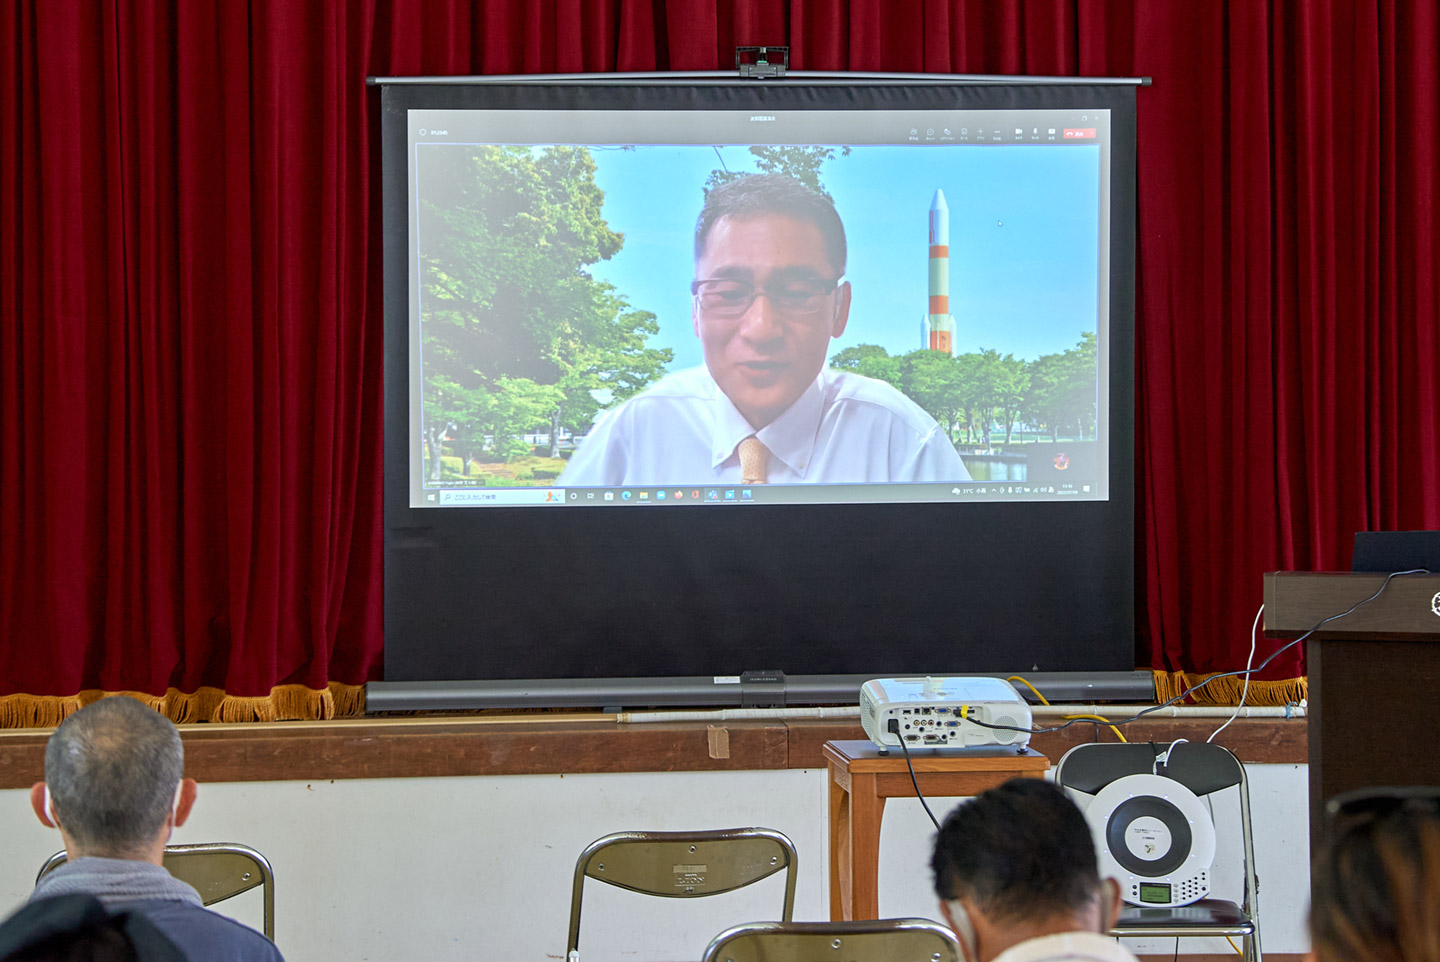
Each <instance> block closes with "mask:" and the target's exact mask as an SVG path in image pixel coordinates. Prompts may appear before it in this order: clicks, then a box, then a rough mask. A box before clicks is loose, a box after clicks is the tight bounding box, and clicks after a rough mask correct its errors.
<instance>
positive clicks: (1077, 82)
mask: <svg viewBox="0 0 1440 962" xmlns="http://www.w3.org/2000/svg"><path fill="white" fill-rule="evenodd" d="M756 79H759V78H752V79H751V80H750V81H748V82H750V83H754V82H755V80H756ZM767 79H768V78H767ZM783 79H784V80H786V81H788V82H792V83H802V84H803V83H814V84H824V85H827V86H833V85H843V86H853V85H855V84H867V85H872V86H873V85H876V84H881V85H884V84H914V83H924V84H942V85H944V84H949V85H966V84H968V85H985V86H996V85H1004V84H1012V85H1017V86H1057V85H1065V86H1072V87H1075V86H1079V87H1148V86H1150V78H1149V77H1013V76H998V75H993V76H992V75H987V74H960V73H863V72H859V71H856V72H854V73H834V72H830V71H824V70H788V71H786V73H785V76H784V78H783ZM741 82H742V81H741V79H740V78H739V77H738V76H737V75H736V74H735V73H733V72H729V73H727V72H724V71H718V70H703V71H702V70H694V71H675V72H673V73H608V74H599V73H550V74H540V73H536V74H523V73H522V74H495V75H492V76H462V77H366V78H365V83H366V84H368V85H370V86H372V87H377V86H383V85H386V84H396V85H401V84H407V85H423V84H574V83H586V84H602V85H616V86H628V85H631V84H692V85H693V84H697V83H699V84H737V83H741Z"/></svg>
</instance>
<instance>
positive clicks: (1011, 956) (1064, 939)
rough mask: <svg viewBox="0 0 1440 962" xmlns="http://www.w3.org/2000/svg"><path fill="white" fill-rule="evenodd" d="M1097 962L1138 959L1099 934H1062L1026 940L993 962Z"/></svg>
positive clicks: (1130, 961) (1007, 950)
mask: <svg viewBox="0 0 1440 962" xmlns="http://www.w3.org/2000/svg"><path fill="white" fill-rule="evenodd" d="M1081 958H1083V959H1094V960H1096V962H1135V956H1134V955H1132V954H1131V953H1130V950H1129V949H1127V948H1125V946H1123V945H1121V944H1120V943H1119V942H1117V941H1116V940H1115V939H1113V938H1110V937H1108V936H1104V935H1101V934H1099V933H1098V932H1059V933H1056V934H1055V935H1042V936H1039V937H1038V938H1033V939H1026V940H1025V941H1024V942H1020V943H1018V944H1016V945H1012V946H1010V948H1008V949H1006V950H1005V951H1004V952H1001V953H1000V954H999V955H997V956H995V958H994V959H993V960H991V962H1035V960H1043V959H1081Z"/></svg>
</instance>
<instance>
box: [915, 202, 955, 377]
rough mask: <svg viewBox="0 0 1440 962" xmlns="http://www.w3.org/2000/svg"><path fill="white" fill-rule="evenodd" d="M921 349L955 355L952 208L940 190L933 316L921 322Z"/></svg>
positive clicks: (934, 207) (935, 209)
mask: <svg viewBox="0 0 1440 962" xmlns="http://www.w3.org/2000/svg"><path fill="white" fill-rule="evenodd" d="M920 346H921V347H928V348H929V349H930V350H932V351H944V352H945V353H946V354H954V353H955V318H954V316H953V315H952V314H951V313H950V207H949V205H948V204H946V203H945V192H944V191H942V190H940V189H939V188H936V190H935V198H934V199H933V200H932V201H930V313H929V314H927V315H926V316H925V319H924V320H923V321H921V322H920Z"/></svg>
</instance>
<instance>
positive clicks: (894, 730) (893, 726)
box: [890, 718, 940, 832]
mask: <svg viewBox="0 0 1440 962" xmlns="http://www.w3.org/2000/svg"><path fill="white" fill-rule="evenodd" d="M890 732H891V734H893V735H894V736H895V737H896V738H898V739H899V740H900V750H901V751H903V752H904V753H905V767H906V768H908V769H910V783H911V784H912V785H914V786H915V797H916V798H918V799H920V807H921V808H923V809H925V814H926V815H929V816H930V822H931V823H932V824H933V825H934V826H935V831H937V832H938V831H940V822H939V820H937V819H936V818H935V813H934V812H932V811H930V806H929V805H927V804H925V796H924V795H922V794H920V779H918V778H916V777H915V766H914V765H913V764H912V763H911V761H910V746H909V745H907V744H905V736H904V735H902V734H900V720H899V719H897V718H892V719H890Z"/></svg>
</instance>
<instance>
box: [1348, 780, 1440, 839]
mask: <svg viewBox="0 0 1440 962" xmlns="http://www.w3.org/2000/svg"><path fill="white" fill-rule="evenodd" d="M1402 812H1406V813H1410V812H1413V813H1415V814H1419V815H1434V816H1440V786H1435V785H1409V786H1404V787H1398V788H1361V789H1357V790H1355V791H1353V792H1342V793H1341V794H1339V795H1336V796H1335V797H1334V798H1332V799H1330V800H1329V801H1328V802H1326V803H1325V817H1326V820H1327V821H1328V822H1329V823H1330V828H1331V830H1332V831H1333V832H1345V831H1348V830H1350V829H1352V828H1357V827H1359V826H1361V825H1365V824H1369V823H1372V822H1379V821H1382V820H1384V819H1386V818H1389V817H1390V816H1392V815H1396V814H1399V813H1402Z"/></svg>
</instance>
